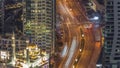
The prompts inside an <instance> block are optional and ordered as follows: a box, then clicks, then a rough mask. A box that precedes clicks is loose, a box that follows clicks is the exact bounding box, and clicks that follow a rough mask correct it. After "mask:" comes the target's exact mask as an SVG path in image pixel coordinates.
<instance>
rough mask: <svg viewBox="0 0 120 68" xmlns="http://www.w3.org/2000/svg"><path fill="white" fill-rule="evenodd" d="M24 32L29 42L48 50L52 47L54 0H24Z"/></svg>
mask: <svg viewBox="0 0 120 68" xmlns="http://www.w3.org/2000/svg"><path fill="white" fill-rule="evenodd" d="M24 3H25V5H26V6H25V9H24V10H23V12H24V14H23V18H25V19H24V33H25V34H26V35H27V36H28V37H29V39H30V42H31V43H35V44H37V45H38V46H39V47H41V48H42V49H44V50H46V51H47V52H50V50H51V48H53V47H54V26H55V25H54V23H55V11H54V9H55V8H54V7H55V5H54V4H55V1H54V0H25V1H24Z"/></svg>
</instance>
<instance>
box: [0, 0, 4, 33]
mask: <svg viewBox="0 0 120 68" xmlns="http://www.w3.org/2000/svg"><path fill="white" fill-rule="evenodd" d="M3 24H4V0H0V34H2V32H3Z"/></svg>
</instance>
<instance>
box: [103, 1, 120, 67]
mask: <svg viewBox="0 0 120 68" xmlns="http://www.w3.org/2000/svg"><path fill="white" fill-rule="evenodd" d="M103 58H104V59H103V66H104V67H103V68H120V0H106V23H105V43H104V54H103Z"/></svg>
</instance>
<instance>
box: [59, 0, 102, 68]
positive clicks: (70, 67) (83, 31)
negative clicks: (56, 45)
mask: <svg viewBox="0 0 120 68" xmlns="http://www.w3.org/2000/svg"><path fill="white" fill-rule="evenodd" d="M57 10H58V11H57V12H58V13H59V14H60V16H61V17H62V18H63V21H62V25H63V27H64V32H65V33H64V36H63V38H64V41H63V42H64V43H65V44H66V45H65V46H64V47H66V51H64V52H65V53H64V55H63V56H62V61H61V62H60V65H59V66H58V68H95V64H96V62H97V59H98V56H99V53H100V49H101V47H100V40H99V41H96V40H95V35H94V33H95V31H94V29H95V28H94V24H93V26H92V27H91V28H85V27H84V25H88V22H89V21H88V20H87V16H86V15H85V10H84V8H83V6H82V3H81V2H80V1H78V0H57ZM89 24H90V23H89ZM96 30H97V28H96Z"/></svg>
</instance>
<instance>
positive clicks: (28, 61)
mask: <svg viewBox="0 0 120 68" xmlns="http://www.w3.org/2000/svg"><path fill="white" fill-rule="evenodd" d="M26 44H27V48H26V55H27V56H26V60H27V64H28V66H29V64H30V57H29V49H28V45H29V40H26Z"/></svg>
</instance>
